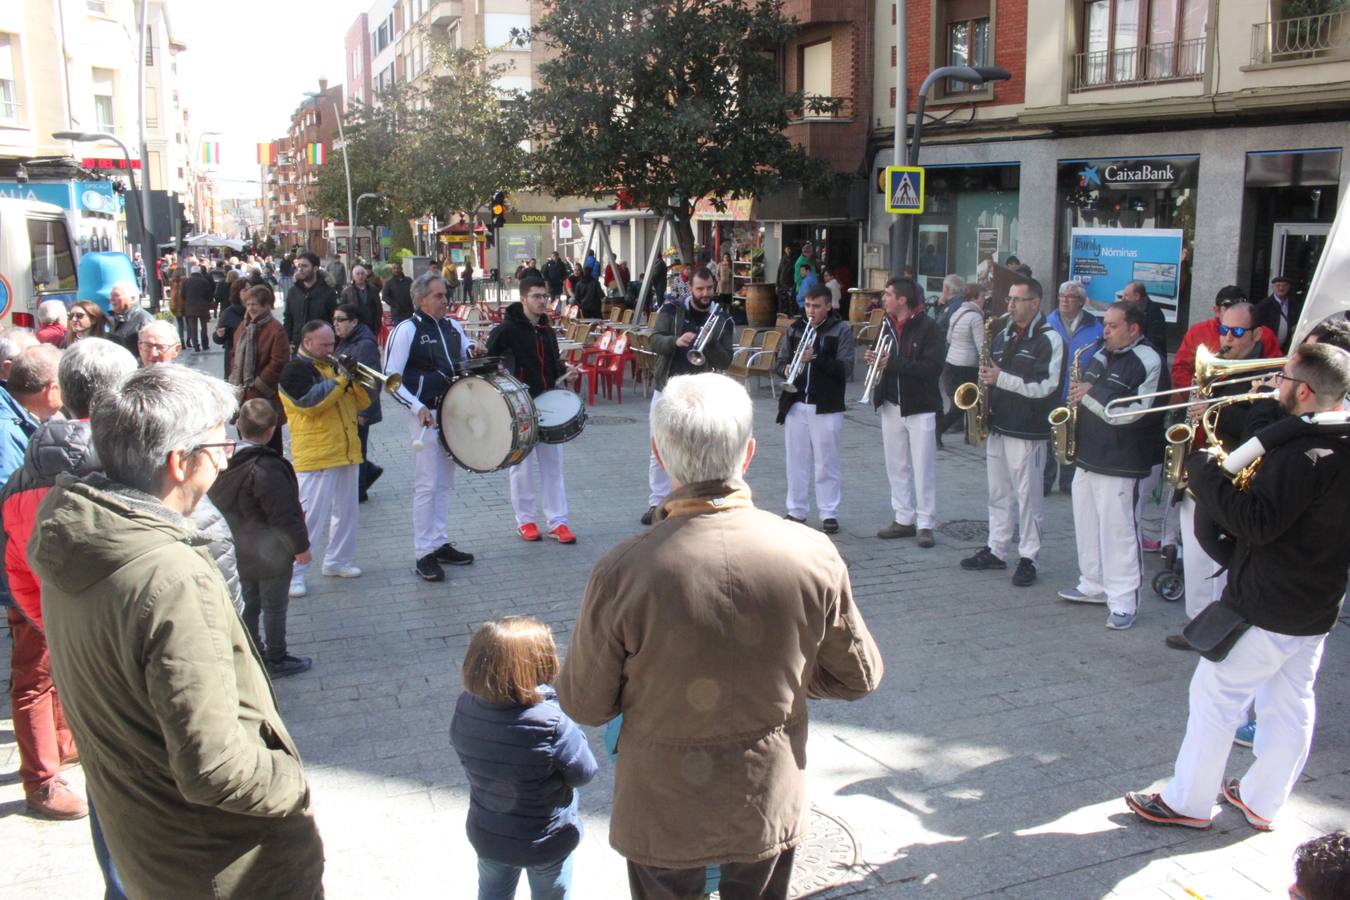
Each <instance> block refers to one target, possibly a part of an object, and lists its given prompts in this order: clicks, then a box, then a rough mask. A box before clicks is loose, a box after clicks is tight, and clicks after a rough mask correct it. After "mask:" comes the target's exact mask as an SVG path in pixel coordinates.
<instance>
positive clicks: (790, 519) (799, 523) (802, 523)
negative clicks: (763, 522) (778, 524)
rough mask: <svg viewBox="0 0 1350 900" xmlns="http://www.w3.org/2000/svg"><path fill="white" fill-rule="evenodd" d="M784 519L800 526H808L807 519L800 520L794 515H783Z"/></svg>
mask: <svg viewBox="0 0 1350 900" xmlns="http://www.w3.org/2000/svg"><path fill="white" fill-rule="evenodd" d="M783 518H785V519H787V520H788V521H789V522H796V523H797V524H798V525H805V524H806V520H805V519H799V518H797V517H796V516H794V515H793V514H792V513H783Z"/></svg>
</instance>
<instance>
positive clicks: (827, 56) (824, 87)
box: [797, 41, 834, 98]
mask: <svg viewBox="0 0 1350 900" xmlns="http://www.w3.org/2000/svg"><path fill="white" fill-rule="evenodd" d="M800 52H801V57H800V68H799V70H798V85H797V89H798V90H800V91H801V92H802V93H803V94H805V95H806V96H807V97H808V98H810V97H830V96H833V95H834V65H833V58H834V42H833V41H820V42H818V43H815V44H807V45H806V46H805V47H802V48H801V51H800Z"/></svg>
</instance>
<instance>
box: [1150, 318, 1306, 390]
mask: <svg viewBox="0 0 1350 900" xmlns="http://www.w3.org/2000/svg"><path fill="white" fill-rule="evenodd" d="M1257 327H1259V328H1260V329H1261V355H1262V356H1263V357H1270V358H1272V359H1273V358H1275V357H1277V356H1279V355H1280V342H1279V341H1277V340H1276V339H1275V335H1273V334H1271V333H1270V329H1269V328H1266V327H1265V326H1264V325H1261V326H1257ZM1201 344H1204V345H1205V346H1206V347H1208V348H1209V349H1210V350H1213V351H1215V352H1217V351H1218V349H1219V320H1218V319H1210V320H1208V321H1206V322H1201V323H1200V324H1199V325H1192V326H1191V327H1190V330H1189V331H1187V332H1186V336H1185V337H1184V338H1182V339H1181V347H1180V349H1178V350H1177V355H1176V356H1174V357H1173V358H1172V387H1174V388H1182V387H1190V386H1191V381H1192V380H1194V378H1195V351H1196V350H1197V349H1199V347H1200V345H1201Z"/></svg>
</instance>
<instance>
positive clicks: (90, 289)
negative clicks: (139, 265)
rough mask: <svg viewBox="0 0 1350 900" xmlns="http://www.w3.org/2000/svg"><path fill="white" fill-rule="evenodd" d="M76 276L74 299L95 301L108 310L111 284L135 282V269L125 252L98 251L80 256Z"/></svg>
mask: <svg viewBox="0 0 1350 900" xmlns="http://www.w3.org/2000/svg"><path fill="white" fill-rule="evenodd" d="M78 277H79V284H78V286H77V288H76V292H77V293H76V297H75V299H77V300H88V301H90V302H92V303H97V304H98V305H99V306H100V307H101V308H102V309H103V311H104V312H109V311H110V309H111V307H110V305H109V301H108V298H109V296H110V295H111V294H112V288H113V285H115V284H117V283H118V282H119V281H129V282H131V283H132V284H135V283H136V270H135V268H134V267H133V266H132V265H131V257H129V256H127V255H126V254H125V253H117V252H113V251H99V252H96V253H86V254H84V255H83V256H81V257H80V269H79V274H78Z"/></svg>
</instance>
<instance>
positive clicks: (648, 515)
mask: <svg viewBox="0 0 1350 900" xmlns="http://www.w3.org/2000/svg"><path fill="white" fill-rule="evenodd" d="M655 515H656V507H655V506H649V507H647V511H646V512H645V513H643V514H642V518H641V519H638V521H639V522H641V523H642V524H643V525H650V524H652V517H653V516H655Z"/></svg>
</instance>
